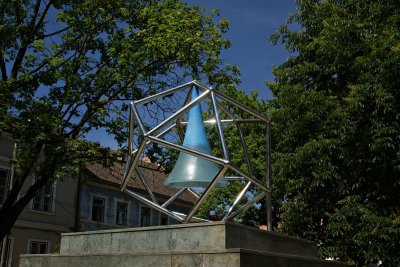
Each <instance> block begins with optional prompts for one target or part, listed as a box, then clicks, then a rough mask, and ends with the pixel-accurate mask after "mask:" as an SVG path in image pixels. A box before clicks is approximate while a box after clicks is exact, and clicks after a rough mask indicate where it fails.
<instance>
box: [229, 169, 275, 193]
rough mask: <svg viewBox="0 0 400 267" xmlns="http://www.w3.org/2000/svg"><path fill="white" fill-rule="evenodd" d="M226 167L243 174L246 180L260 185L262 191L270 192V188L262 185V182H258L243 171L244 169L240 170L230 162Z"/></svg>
mask: <svg viewBox="0 0 400 267" xmlns="http://www.w3.org/2000/svg"><path fill="white" fill-rule="evenodd" d="M228 168H229V169H230V170H232V171H234V172H236V173H237V174H239V175H241V176H243V177H244V178H245V179H246V180H248V181H250V182H252V183H254V184H255V185H257V186H258V187H260V188H261V189H263V190H264V191H267V192H270V191H271V189H270V188H269V187H268V186H266V185H264V184H263V183H262V182H260V181H259V180H258V179H256V178H254V177H252V176H250V175H248V174H247V173H245V172H244V171H242V170H240V169H239V168H237V167H236V166H233V165H232V164H229V165H228Z"/></svg>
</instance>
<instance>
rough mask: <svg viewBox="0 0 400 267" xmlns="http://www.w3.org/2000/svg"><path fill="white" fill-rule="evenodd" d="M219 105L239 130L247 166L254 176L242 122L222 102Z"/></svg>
mask: <svg viewBox="0 0 400 267" xmlns="http://www.w3.org/2000/svg"><path fill="white" fill-rule="evenodd" d="M219 107H220V108H221V109H222V110H223V111H224V112H225V113H226V114H227V115H228V117H230V118H231V119H232V120H233V122H234V123H235V125H236V128H237V130H238V132H239V137H240V142H241V143H242V148H243V152H244V157H245V159H246V163H247V168H248V169H249V173H250V175H251V176H254V172H253V166H252V164H251V162H250V156H249V152H248V149H247V144H246V140H245V139H244V136H243V131H242V127H241V125H240V123H238V121H237V119H236V117H235V116H234V115H233V114H232V113H230V112H229V110H227V109H226V108H225V107H224V106H223V105H222V104H220V105H219Z"/></svg>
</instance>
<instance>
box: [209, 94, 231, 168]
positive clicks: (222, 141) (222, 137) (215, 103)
mask: <svg viewBox="0 0 400 267" xmlns="http://www.w3.org/2000/svg"><path fill="white" fill-rule="evenodd" d="M211 101H212V106H213V109H214V115H215V121H216V122H217V129H218V135H219V139H220V140H221V146H222V152H223V153H224V158H225V159H226V160H228V161H229V154H228V149H227V148H226V142H225V136H224V131H223V130H222V126H221V122H220V120H219V112H218V107H217V102H216V101H217V100H216V98H215V93H214V91H211Z"/></svg>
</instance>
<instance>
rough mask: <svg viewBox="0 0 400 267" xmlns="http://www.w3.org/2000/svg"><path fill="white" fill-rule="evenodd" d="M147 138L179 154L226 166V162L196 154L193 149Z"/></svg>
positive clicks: (151, 137) (150, 137)
mask: <svg viewBox="0 0 400 267" xmlns="http://www.w3.org/2000/svg"><path fill="white" fill-rule="evenodd" d="M147 138H148V139H149V140H151V141H153V142H155V143H158V144H161V145H164V146H166V147H168V148H172V149H176V150H178V151H180V152H185V153H187V154H189V155H192V156H196V157H199V158H202V159H206V160H208V161H211V162H214V163H217V164H221V165H226V164H228V161H226V160H224V159H220V158H217V157H214V156H211V155H208V154H204V153H201V152H198V151H196V150H193V149H190V148H187V147H184V146H180V145H177V144H174V143H171V142H168V141H165V140H162V139H159V138H156V137H153V136H148V137H147Z"/></svg>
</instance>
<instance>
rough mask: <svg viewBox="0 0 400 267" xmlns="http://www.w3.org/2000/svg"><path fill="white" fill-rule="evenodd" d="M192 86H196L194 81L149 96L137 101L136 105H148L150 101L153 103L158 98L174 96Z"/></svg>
mask: <svg viewBox="0 0 400 267" xmlns="http://www.w3.org/2000/svg"><path fill="white" fill-rule="evenodd" d="M192 84H194V81H191V82H188V83H185V84H182V85H179V86H176V87H174V88H171V89H168V90H166V91H163V92H160V93H157V94H155V95H152V96H148V97H145V98H143V99H140V100H137V101H135V104H136V105H142V104H146V103H148V102H150V101H152V100H155V99H157V98H160V97H163V96H166V95H169V94H172V93H174V92H176V91H179V90H183V89H185V88H186V87H188V86H190V85H192Z"/></svg>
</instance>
